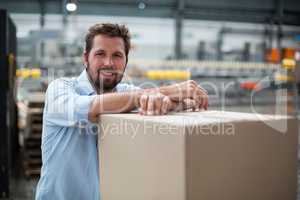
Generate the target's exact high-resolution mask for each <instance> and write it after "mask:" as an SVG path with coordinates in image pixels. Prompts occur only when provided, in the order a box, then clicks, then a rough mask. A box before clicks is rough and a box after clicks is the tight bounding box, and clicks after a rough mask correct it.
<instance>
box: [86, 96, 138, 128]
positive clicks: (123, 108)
mask: <svg viewBox="0 0 300 200" xmlns="http://www.w3.org/2000/svg"><path fill="white" fill-rule="evenodd" d="M139 95H140V92H138V91H135V92H116V93H107V94H101V95H97V96H96V97H95V99H94V100H93V102H92V104H91V106H90V109H89V114H88V118H89V120H90V121H92V122H95V121H97V118H98V116H99V115H100V114H105V113H124V112H129V111H131V110H133V109H135V108H136V106H137V105H138V97H139Z"/></svg>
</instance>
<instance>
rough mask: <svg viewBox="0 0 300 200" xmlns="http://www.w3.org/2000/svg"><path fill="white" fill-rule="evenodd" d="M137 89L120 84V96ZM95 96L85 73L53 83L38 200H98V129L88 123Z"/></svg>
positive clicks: (45, 117) (46, 114) (46, 111)
mask: <svg viewBox="0 0 300 200" xmlns="http://www.w3.org/2000/svg"><path fill="white" fill-rule="evenodd" d="M135 89H138V88H137V87H135V86H133V85H128V84H118V85H117V87H116V90H117V92H122V91H128V90H135ZM95 96H96V93H95V91H94V89H93V87H92V85H91V84H90V82H89V79H88V76H87V72H86V70H84V71H83V72H82V73H81V74H80V76H79V77H77V78H60V79H57V80H54V81H52V82H51V83H50V85H49V87H48V89H47V92H46V102H45V108H44V114H43V134H42V162H43V165H42V169H41V177H40V180H39V182H38V185H37V190H36V200H54V199H55V200H99V199H100V191H99V173H98V171H99V168H98V167H99V166H98V152H97V126H96V124H93V123H90V122H89V121H88V110H89V107H90V104H91V102H92V101H93V99H94V98H95Z"/></svg>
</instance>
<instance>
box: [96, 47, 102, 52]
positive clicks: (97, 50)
mask: <svg viewBox="0 0 300 200" xmlns="http://www.w3.org/2000/svg"><path fill="white" fill-rule="evenodd" d="M99 51H104V50H103V49H101V48H99V49H96V50H95V52H99Z"/></svg>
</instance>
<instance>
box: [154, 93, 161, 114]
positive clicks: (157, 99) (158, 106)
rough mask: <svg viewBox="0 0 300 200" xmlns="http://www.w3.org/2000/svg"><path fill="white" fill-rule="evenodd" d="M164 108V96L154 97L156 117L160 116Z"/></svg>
mask: <svg viewBox="0 0 300 200" xmlns="http://www.w3.org/2000/svg"><path fill="white" fill-rule="evenodd" d="M161 106H162V96H160V95H156V96H154V115H160V114H161V113H160V109H161Z"/></svg>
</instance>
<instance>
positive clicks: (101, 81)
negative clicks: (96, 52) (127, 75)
mask: <svg viewBox="0 0 300 200" xmlns="http://www.w3.org/2000/svg"><path fill="white" fill-rule="evenodd" d="M86 69H87V73H88V75H89V77H90V79H91V81H92V84H93V85H94V87H95V89H96V90H97V92H98V93H103V92H109V91H113V90H114V88H115V87H116V86H117V85H118V84H119V83H120V82H121V80H122V78H123V73H124V71H116V70H113V69H112V68H102V69H98V70H97V77H96V79H95V80H94V79H93V78H92V77H93V76H92V74H91V71H90V69H89V65H87V68H86ZM101 71H105V72H111V73H112V76H114V77H113V80H105V79H106V78H105V77H103V76H101V75H100V72H101Z"/></svg>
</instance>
